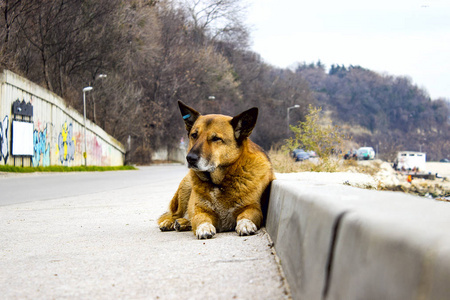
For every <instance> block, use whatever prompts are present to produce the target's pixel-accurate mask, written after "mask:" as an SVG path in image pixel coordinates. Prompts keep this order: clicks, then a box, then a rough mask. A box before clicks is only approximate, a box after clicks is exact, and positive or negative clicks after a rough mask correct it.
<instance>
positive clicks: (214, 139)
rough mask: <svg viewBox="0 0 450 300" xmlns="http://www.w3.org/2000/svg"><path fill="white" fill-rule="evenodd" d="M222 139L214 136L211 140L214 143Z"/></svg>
mask: <svg viewBox="0 0 450 300" xmlns="http://www.w3.org/2000/svg"><path fill="white" fill-rule="evenodd" d="M221 140H222V139H221V138H220V137H218V136H213V137H212V138H211V141H213V142H218V141H221Z"/></svg>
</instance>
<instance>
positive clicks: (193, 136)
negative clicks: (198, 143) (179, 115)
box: [191, 132, 198, 140]
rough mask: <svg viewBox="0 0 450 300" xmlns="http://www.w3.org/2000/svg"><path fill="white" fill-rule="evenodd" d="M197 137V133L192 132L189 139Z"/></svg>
mask: <svg viewBox="0 0 450 300" xmlns="http://www.w3.org/2000/svg"><path fill="white" fill-rule="evenodd" d="M197 137H198V134H197V132H194V133H193V134H191V138H193V139H194V140H195V139H196V138H197Z"/></svg>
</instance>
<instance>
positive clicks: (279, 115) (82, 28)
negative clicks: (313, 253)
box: [0, 0, 450, 163]
mask: <svg viewBox="0 0 450 300" xmlns="http://www.w3.org/2000/svg"><path fill="white" fill-rule="evenodd" d="M0 9H1V19H0V27H1V30H0V41H1V42H0V67H1V68H6V69H9V70H12V71H14V72H16V73H19V74H21V75H23V76H24V77H27V78H29V79H30V80H32V81H34V82H36V83H38V84H41V85H42V86H44V87H46V88H48V89H49V90H51V91H53V92H55V93H56V94H58V95H60V96H62V97H63V98H64V99H66V100H67V102H68V104H69V105H71V106H73V107H75V108H76V109H78V110H79V111H80V112H81V111H82V108H83V107H82V105H83V104H82V89H83V87H85V86H89V85H90V86H93V87H94V89H93V91H91V92H89V93H88V94H87V100H88V101H87V113H88V118H89V119H91V120H92V121H94V122H95V123H97V124H98V125H100V126H101V127H103V128H104V129H105V130H106V131H107V132H108V133H110V134H111V135H113V136H114V137H116V138H117V139H118V140H120V141H121V142H122V143H124V144H125V145H127V141H128V140H130V141H131V150H130V153H129V155H128V158H131V160H132V161H133V162H135V163H139V162H140V163H145V162H149V161H150V160H151V153H152V151H154V150H156V149H159V148H160V147H166V146H167V147H177V146H178V145H179V142H180V139H181V138H182V137H185V135H186V134H185V131H184V127H183V122H182V120H181V118H180V115H179V112H178V108H177V104H176V103H177V101H178V100H181V101H183V102H185V103H187V104H188V105H191V106H193V107H194V108H196V109H198V110H199V111H201V112H203V113H211V112H214V113H223V114H231V115H234V114H237V113H240V112H241V111H242V110H244V109H247V108H250V107H252V106H257V107H259V109H260V115H259V122H258V125H257V128H256V130H255V132H254V134H253V135H252V139H253V140H254V141H255V142H257V143H258V144H260V145H261V146H263V147H264V148H266V149H269V148H270V147H271V146H276V145H279V144H280V143H283V141H284V139H285V138H287V136H288V133H287V128H288V124H287V108H288V107H292V106H293V105H295V104H299V105H300V108H298V109H292V110H291V111H290V124H295V123H297V122H298V121H299V120H303V119H304V115H305V113H306V112H307V108H308V105H309V104H313V105H321V106H323V107H324V111H331V112H332V116H333V118H334V119H335V120H336V121H338V122H340V123H341V124H349V125H350V126H343V127H346V128H347V127H348V128H349V129H350V127H351V129H352V130H353V135H354V140H355V141H356V142H358V143H360V144H361V145H363V144H367V145H371V146H373V147H374V148H375V146H376V145H378V144H379V145H380V150H381V152H384V153H390V152H392V151H394V150H395V149H397V148H398V149H401V150H419V145H420V144H421V145H422V147H423V148H422V149H423V150H424V151H426V152H427V153H428V154H429V157H430V158H432V159H439V158H442V157H449V156H450V153H449V150H448V149H450V145H449V141H450V139H449V130H448V129H449V128H448V127H449V125H448V122H447V118H448V116H449V109H448V106H446V105H445V103H444V101H443V100H434V101H431V100H430V99H429V97H428V96H427V95H426V93H425V92H424V91H422V90H420V89H419V88H417V87H415V86H414V85H413V84H412V83H411V82H410V81H409V80H408V79H407V78H403V77H390V76H381V75H379V74H376V73H374V72H371V71H369V70H365V69H363V68H360V67H348V68H346V67H343V66H332V68H331V70H330V71H329V72H328V71H327V70H326V68H325V66H323V65H321V64H320V63H317V64H311V65H300V66H299V67H298V69H297V70H295V71H294V70H290V69H279V68H275V67H273V66H270V65H268V64H266V63H265V62H264V61H263V60H262V59H261V57H260V56H259V55H258V54H257V53H254V52H252V51H250V50H249V49H250V48H249V46H248V45H249V41H250V39H251V38H250V34H249V30H248V28H247V27H246V25H245V23H244V15H242V13H241V11H242V9H241V1H240V0H220V1H218V0H201V1H198V0H185V1H163V0H131V1H125V0H95V1H94V0H82V1H79V0H54V1H48V0H28V1H20V0H5V1H1V2H0ZM330 51H331V50H330ZM299 60H301V57H299ZM100 74H106V75H107V77H104V76H99V75H100ZM211 96H213V97H214V100H211V98H212V97H211ZM356 129H357V130H356Z"/></svg>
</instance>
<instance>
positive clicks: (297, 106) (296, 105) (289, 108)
mask: <svg viewBox="0 0 450 300" xmlns="http://www.w3.org/2000/svg"><path fill="white" fill-rule="evenodd" d="M299 107H300V105H298V104H295V105H294V106H291V107H288V108H287V133H288V134H289V124H290V123H289V111H290V110H291V109H294V108H299Z"/></svg>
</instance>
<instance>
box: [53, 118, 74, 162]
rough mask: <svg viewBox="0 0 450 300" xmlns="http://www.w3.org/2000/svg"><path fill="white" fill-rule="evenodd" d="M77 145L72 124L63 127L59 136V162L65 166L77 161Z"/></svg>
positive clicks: (65, 124)
mask: <svg viewBox="0 0 450 300" xmlns="http://www.w3.org/2000/svg"><path fill="white" fill-rule="evenodd" d="M75 144H76V140H75V137H74V136H73V127H72V124H70V125H69V126H67V122H65V123H64V125H63V126H62V130H61V132H60V133H59V136H58V144H57V151H58V153H59V160H60V161H61V163H62V164H63V163H64V162H69V161H71V160H74V159H75Z"/></svg>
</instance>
